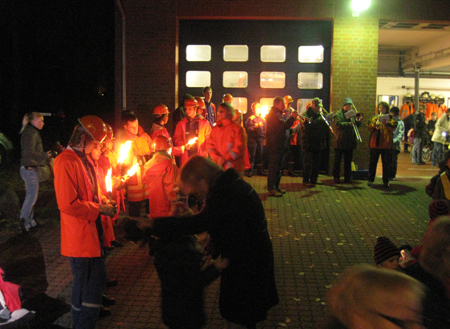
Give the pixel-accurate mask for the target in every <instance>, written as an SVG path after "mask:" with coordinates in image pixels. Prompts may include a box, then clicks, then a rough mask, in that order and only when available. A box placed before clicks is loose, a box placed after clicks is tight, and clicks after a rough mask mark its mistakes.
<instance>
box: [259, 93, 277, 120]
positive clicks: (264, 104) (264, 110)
mask: <svg viewBox="0 0 450 329" xmlns="http://www.w3.org/2000/svg"><path fill="white" fill-rule="evenodd" d="M274 98H275V97H272V98H261V99H260V100H259V104H261V116H262V117H263V118H265V117H266V115H267V114H268V113H269V111H270V109H271V108H272V106H273V100H274Z"/></svg>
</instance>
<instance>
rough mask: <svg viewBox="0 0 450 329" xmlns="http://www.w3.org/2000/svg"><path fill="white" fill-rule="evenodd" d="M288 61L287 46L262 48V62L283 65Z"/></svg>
mask: <svg viewBox="0 0 450 329" xmlns="http://www.w3.org/2000/svg"><path fill="white" fill-rule="evenodd" d="M285 61H286V47H285V46H262V47H261V62H272V63H283V62H285Z"/></svg>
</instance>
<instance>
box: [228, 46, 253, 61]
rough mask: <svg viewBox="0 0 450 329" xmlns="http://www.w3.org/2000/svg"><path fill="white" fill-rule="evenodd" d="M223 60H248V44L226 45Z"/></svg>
mask: <svg viewBox="0 0 450 329" xmlns="http://www.w3.org/2000/svg"><path fill="white" fill-rule="evenodd" d="M223 60H224V61H225V62H246V61H248V47H247V46H237V45H236V46H225V47H223Z"/></svg>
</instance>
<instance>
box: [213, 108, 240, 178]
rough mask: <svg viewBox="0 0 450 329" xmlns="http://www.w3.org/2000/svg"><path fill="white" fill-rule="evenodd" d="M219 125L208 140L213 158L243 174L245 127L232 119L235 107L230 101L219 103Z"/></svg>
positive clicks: (225, 166) (226, 167)
mask: <svg viewBox="0 0 450 329" xmlns="http://www.w3.org/2000/svg"><path fill="white" fill-rule="evenodd" d="M217 115H218V121H217V125H215V126H214V128H213V129H212V131H211V135H210V137H209V139H208V140H207V141H206V148H207V150H208V153H209V156H210V157H211V159H212V160H213V161H214V162H215V163H217V164H218V165H219V166H221V167H223V168H224V169H229V168H234V169H235V170H236V171H237V172H238V173H239V174H240V175H241V176H242V175H244V171H245V158H244V155H245V149H246V148H247V141H246V140H245V138H244V137H245V133H244V128H242V126H240V125H238V124H237V123H235V122H233V121H232V118H233V116H234V107H233V106H232V105H231V104H230V103H222V104H220V105H219V110H218V113H217Z"/></svg>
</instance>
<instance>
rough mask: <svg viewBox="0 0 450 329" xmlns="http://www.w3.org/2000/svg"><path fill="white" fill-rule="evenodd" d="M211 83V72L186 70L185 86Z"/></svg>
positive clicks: (200, 85)
mask: <svg viewBox="0 0 450 329" xmlns="http://www.w3.org/2000/svg"><path fill="white" fill-rule="evenodd" d="M210 85H211V72H209V71H187V72H186V87H200V88H203V87H204V86H210Z"/></svg>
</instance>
